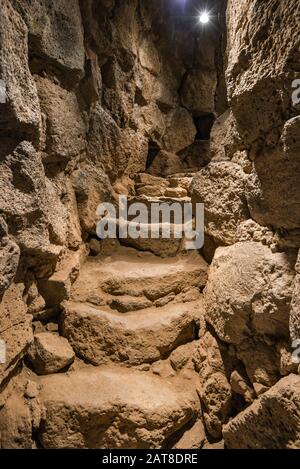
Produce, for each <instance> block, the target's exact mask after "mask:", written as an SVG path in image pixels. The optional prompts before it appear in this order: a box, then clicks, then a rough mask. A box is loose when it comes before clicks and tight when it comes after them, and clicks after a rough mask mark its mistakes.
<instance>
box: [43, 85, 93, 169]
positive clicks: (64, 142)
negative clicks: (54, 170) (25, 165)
mask: <svg viewBox="0 0 300 469" xmlns="http://www.w3.org/2000/svg"><path fill="white" fill-rule="evenodd" d="M36 84H37V89H38V93H39V98H40V102H41V109H42V112H43V114H44V116H45V119H44V120H45V129H44V132H45V137H44V139H45V152H46V153H47V155H45V158H46V161H47V162H48V161H49V163H52V164H53V163H59V164H61V165H63V164H66V163H67V162H68V161H69V160H71V159H72V158H74V157H75V156H78V155H80V154H81V153H82V152H83V150H84V149H85V146H86V142H85V125H84V123H83V120H82V117H81V113H80V110H79V105H78V102H77V98H76V95H75V94H74V93H73V92H70V91H67V90H65V89H63V88H61V87H60V86H59V85H57V84H55V83H53V82H52V81H50V80H48V79H47V78H41V77H38V78H36Z"/></svg>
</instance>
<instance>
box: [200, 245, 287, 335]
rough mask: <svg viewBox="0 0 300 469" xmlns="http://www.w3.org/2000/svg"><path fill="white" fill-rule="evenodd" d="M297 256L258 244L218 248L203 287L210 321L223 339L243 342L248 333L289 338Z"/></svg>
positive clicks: (207, 317) (207, 316)
mask: <svg viewBox="0 0 300 469" xmlns="http://www.w3.org/2000/svg"><path fill="white" fill-rule="evenodd" d="M294 265H295V254H293V253H292V254H287V253H272V251H271V250H270V249H269V248H268V247H266V246H263V245H261V244H260V243H253V242H246V243H237V244H234V245H233V246H229V247H226V248H218V250H217V252H216V255H215V257H214V260H213V263H212V265H211V268H210V272H209V279H208V283H207V286H206V289H205V308H206V319H207V321H208V322H209V323H210V324H211V325H212V326H213V327H214V329H215V331H216V332H217V334H218V336H219V337H220V339H222V340H224V341H225V342H229V343H233V344H239V343H241V341H242V340H243V338H244V337H245V336H246V335H247V334H250V335H252V334H268V335H270V336H273V337H288V335H289V329H288V328H289V314H290V303H291V298H292V288H293V281H294Z"/></svg>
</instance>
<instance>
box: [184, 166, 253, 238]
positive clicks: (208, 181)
mask: <svg viewBox="0 0 300 469" xmlns="http://www.w3.org/2000/svg"><path fill="white" fill-rule="evenodd" d="M191 191H192V198H193V200H194V201H195V202H198V203H204V210H205V231H206V233H207V234H208V235H210V236H212V237H213V238H214V239H215V240H216V241H217V242H218V243H220V244H232V243H234V241H235V237H236V231H237V228H238V226H239V224H240V223H241V222H243V221H245V220H247V219H248V218H249V215H248V207H247V203H246V199H245V174H244V172H243V170H242V168H241V167H240V166H239V165H237V164H235V163H231V162H218V163H210V164H209V165H208V166H206V167H205V168H203V169H202V170H201V171H200V172H199V173H198V174H197V175H196V176H195V178H194V179H193V183H192V189H191Z"/></svg>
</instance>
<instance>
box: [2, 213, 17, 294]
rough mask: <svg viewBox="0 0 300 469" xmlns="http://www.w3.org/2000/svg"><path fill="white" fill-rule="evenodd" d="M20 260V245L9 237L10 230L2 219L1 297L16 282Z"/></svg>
mask: <svg viewBox="0 0 300 469" xmlns="http://www.w3.org/2000/svg"><path fill="white" fill-rule="evenodd" d="M19 259H20V249H19V247H18V245H17V244H16V243H15V242H14V240H13V239H11V238H10V237H9V236H8V228H7V225H6V223H5V221H4V220H3V218H2V217H0V295H2V294H3V293H4V292H5V290H7V288H8V287H9V286H10V285H11V283H12V281H13V280H14V278H15V276H16V273H17V270H18V265H19Z"/></svg>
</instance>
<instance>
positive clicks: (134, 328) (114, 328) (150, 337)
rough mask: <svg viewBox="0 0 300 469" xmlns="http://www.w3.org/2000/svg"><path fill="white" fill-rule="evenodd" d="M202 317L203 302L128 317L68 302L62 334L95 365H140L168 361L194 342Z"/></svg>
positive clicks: (175, 305)
mask: <svg viewBox="0 0 300 469" xmlns="http://www.w3.org/2000/svg"><path fill="white" fill-rule="evenodd" d="M203 315H204V313H203V303H202V300H199V301H195V302H189V303H185V304H183V303H179V304H174V303H171V304H168V305H167V306H164V307H161V308H156V307H152V308H148V309H145V310H141V311H138V312H132V313H128V314H122V313H117V312H112V311H108V310H105V308H100V307H97V308H96V307H94V306H91V305H87V304H83V303H72V302H66V303H65V306H64V313H63V317H62V333H63V335H64V336H65V337H66V338H67V339H68V340H69V342H70V344H71V345H72V347H73V349H74V350H75V352H76V354H77V355H79V356H80V357H82V358H84V359H85V360H87V361H88V362H90V363H92V364H93V365H100V364H102V363H106V362H107V361H114V362H125V363H127V364H130V365H140V364H142V363H153V362H155V361H157V360H160V359H163V358H166V357H167V356H168V355H169V354H170V353H171V352H172V351H173V350H174V349H175V348H176V347H178V346H179V345H182V344H185V343H187V342H190V341H193V340H195V339H196V338H197V337H198V331H199V326H200V319H201V317H203Z"/></svg>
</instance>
